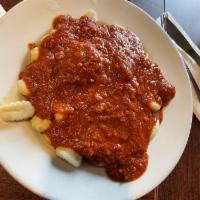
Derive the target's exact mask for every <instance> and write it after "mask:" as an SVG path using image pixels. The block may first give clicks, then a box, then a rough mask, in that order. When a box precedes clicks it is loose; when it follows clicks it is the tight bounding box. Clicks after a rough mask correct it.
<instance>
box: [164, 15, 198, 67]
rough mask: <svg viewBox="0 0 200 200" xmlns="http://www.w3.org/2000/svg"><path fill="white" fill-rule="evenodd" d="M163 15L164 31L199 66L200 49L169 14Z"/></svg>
mask: <svg viewBox="0 0 200 200" xmlns="http://www.w3.org/2000/svg"><path fill="white" fill-rule="evenodd" d="M164 15H165V17H164V24H165V31H166V32H167V33H168V34H169V35H170V37H171V38H172V39H173V40H174V41H175V42H176V43H177V44H178V45H179V46H180V47H181V48H182V49H183V50H185V51H186V52H187V53H188V54H189V55H190V56H191V57H192V58H193V59H194V60H195V61H196V62H197V64H198V65H200V49H199V48H198V47H197V46H196V44H195V43H194V42H193V41H192V40H191V39H190V37H189V36H188V34H187V33H186V32H185V31H184V30H183V28H182V27H181V26H180V25H179V23H178V22H177V21H176V20H175V19H174V18H173V17H172V15H171V14H170V13H169V12H166V13H164Z"/></svg>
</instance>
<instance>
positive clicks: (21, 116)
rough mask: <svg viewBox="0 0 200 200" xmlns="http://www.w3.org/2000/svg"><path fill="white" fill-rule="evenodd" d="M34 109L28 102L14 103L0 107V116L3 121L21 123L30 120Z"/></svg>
mask: <svg viewBox="0 0 200 200" xmlns="http://www.w3.org/2000/svg"><path fill="white" fill-rule="evenodd" d="M34 113H35V109H34V107H33V106H32V104H31V103H30V102H29V101H16V102H10V103H5V104H2V105H1V106H0V116H1V118H2V119H3V120H4V121H8V122H12V121H21V120H26V119H29V118H31V117H32V116H33V115H34Z"/></svg>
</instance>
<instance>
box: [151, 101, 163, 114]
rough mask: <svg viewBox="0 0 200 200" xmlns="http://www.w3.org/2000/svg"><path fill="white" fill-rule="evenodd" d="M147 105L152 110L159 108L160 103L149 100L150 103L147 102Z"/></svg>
mask: <svg viewBox="0 0 200 200" xmlns="http://www.w3.org/2000/svg"><path fill="white" fill-rule="evenodd" d="M149 107H150V109H151V110H153V111H155V112H156V111H159V110H160V109H161V105H160V104H158V103H157V102H156V101H151V102H150V103H149Z"/></svg>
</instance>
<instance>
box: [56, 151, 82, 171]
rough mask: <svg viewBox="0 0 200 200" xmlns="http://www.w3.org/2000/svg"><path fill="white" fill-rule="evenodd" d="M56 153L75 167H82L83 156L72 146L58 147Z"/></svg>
mask: <svg viewBox="0 0 200 200" xmlns="http://www.w3.org/2000/svg"><path fill="white" fill-rule="evenodd" d="M56 155H57V156H58V157H60V158H62V159H63V160H65V161H67V162H68V163H69V164H71V165H72V166H74V167H80V165H81V162H82V156H81V155H80V154H78V153H77V152H75V151H74V150H73V149H71V148H66V147H57V148H56Z"/></svg>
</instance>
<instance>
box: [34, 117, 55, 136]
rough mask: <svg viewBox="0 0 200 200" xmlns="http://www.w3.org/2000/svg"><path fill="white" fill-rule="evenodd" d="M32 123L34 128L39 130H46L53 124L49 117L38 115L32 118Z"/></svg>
mask: <svg viewBox="0 0 200 200" xmlns="http://www.w3.org/2000/svg"><path fill="white" fill-rule="evenodd" d="M31 125H32V127H33V129H35V130H36V131H37V132H40V133H42V132H44V131H46V130H47V129H48V128H49V127H50V125H51V120H49V119H41V118H40V117H38V116H34V117H33V118H32V119H31Z"/></svg>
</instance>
